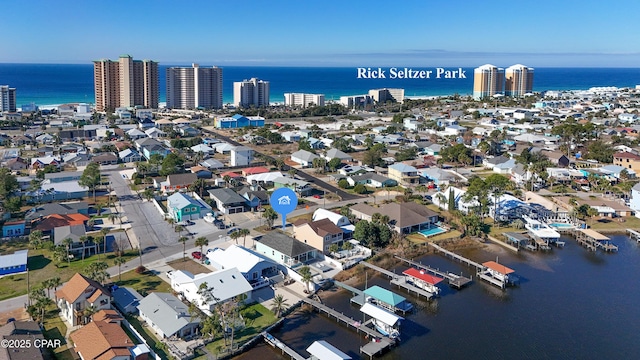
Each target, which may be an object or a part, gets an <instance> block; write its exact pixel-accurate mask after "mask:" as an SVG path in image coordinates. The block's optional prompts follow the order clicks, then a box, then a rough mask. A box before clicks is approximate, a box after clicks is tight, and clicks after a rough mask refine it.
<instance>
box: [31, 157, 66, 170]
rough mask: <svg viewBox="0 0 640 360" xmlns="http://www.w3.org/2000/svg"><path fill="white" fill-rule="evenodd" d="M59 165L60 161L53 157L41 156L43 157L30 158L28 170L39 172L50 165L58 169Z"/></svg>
mask: <svg viewBox="0 0 640 360" xmlns="http://www.w3.org/2000/svg"><path fill="white" fill-rule="evenodd" d="M61 163H62V161H61V160H60V159H59V158H57V157H55V156H43V157H37V158H32V159H31V165H30V168H31V169H32V170H40V169H43V168H44V167H46V166H47V165H52V166H55V167H56V168H59V167H60V165H61Z"/></svg>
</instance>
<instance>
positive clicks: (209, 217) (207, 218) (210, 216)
mask: <svg viewBox="0 0 640 360" xmlns="http://www.w3.org/2000/svg"><path fill="white" fill-rule="evenodd" d="M203 219H204V221H205V222H208V223H209V224H213V222H214V221H215V220H216V218H215V217H214V216H213V214H212V213H207V215H205V216H204V218H203Z"/></svg>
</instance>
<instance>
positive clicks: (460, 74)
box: [357, 67, 467, 79]
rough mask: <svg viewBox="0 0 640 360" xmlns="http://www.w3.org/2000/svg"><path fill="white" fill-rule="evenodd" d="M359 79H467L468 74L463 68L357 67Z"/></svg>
mask: <svg viewBox="0 0 640 360" xmlns="http://www.w3.org/2000/svg"><path fill="white" fill-rule="evenodd" d="M357 76H358V79H466V78H467V74H466V72H465V70H462V68H458V69H457V70H447V69H445V68H441V67H438V68H434V69H433V70H419V69H418V70H414V69H411V68H396V67H392V68H388V69H383V68H381V67H379V68H370V67H367V68H364V67H359V68H357Z"/></svg>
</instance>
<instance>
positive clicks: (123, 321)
mask: <svg viewBox="0 0 640 360" xmlns="http://www.w3.org/2000/svg"><path fill="white" fill-rule="evenodd" d="M122 323H123V324H124V325H125V326H126V327H127V329H128V330H129V331H131V333H132V334H133V336H135V337H136V338H137V339H138V341H140V342H142V343H143V344H145V345H147V347H148V348H149V351H151V356H152V357H153V358H154V359H156V360H162V358H161V357H160V356H158V355H157V354H156V353H154V352H153V350H151V346H149V344H147V342H146V341H145V340H144V337H143V336H142V335H140V333H139V332H138V331H137V330H136V329H135V328H134V327H133V325H131V323H129V322H128V321H127V320H126V319H123V320H122Z"/></svg>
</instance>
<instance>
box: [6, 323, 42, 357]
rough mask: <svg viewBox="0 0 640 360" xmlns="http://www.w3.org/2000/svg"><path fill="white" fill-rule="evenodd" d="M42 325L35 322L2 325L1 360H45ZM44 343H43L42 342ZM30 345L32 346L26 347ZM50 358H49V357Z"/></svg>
mask: <svg viewBox="0 0 640 360" xmlns="http://www.w3.org/2000/svg"><path fill="white" fill-rule="evenodd" d="M42 340H44V336H43V335H42V329H40V325H39V324H38V323H36V322H35V321H15V320H14V321H8V322H7V323H6V324H4V323H3V324H2V325H0V343H2V345H3V346H0V359H2V360H43V359H45V357H44V352H45V351H46V350H45V346H34V344H36V343H42V344H44V343H45V341H42ZM41 341H42V342H41ZM26 344H30V345H31V346H25V345H26ZM47 358H49V357H47Z"/></svg>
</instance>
